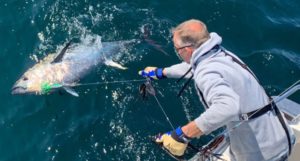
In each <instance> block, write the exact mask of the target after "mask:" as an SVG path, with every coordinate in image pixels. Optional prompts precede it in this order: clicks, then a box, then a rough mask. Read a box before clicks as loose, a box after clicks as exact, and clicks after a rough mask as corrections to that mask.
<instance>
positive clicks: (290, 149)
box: [273, 103, 292, 155]
mask: <svg viewBox="0 0 300 161" xmlns="http://www.w3.org/2000/svg"><path fill="white" fill-rule="evenodd" d="M274 104H275V103H274ZM273 107H274V111H275V114H276V116H277V117H278V119H279V122H280V123H281V125H282V127H283V130H284V132H285V134H286V137H287V140H288V143H289V155H291V152H292V142H291V137H290V134H289V131H288V128H287V126H286V123H285V121H284V119H283V117H282V115H281V112H280V111H279V109H278V107H277V106H276V105H275V106H273Z"/></svg>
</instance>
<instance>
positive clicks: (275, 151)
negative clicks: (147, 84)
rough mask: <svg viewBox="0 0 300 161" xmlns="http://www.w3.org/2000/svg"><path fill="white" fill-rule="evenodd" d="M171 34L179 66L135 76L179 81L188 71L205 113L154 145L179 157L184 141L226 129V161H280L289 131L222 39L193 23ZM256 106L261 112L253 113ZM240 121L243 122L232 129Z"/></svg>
mask: <svg viewBox="0 0 300 161" xmlns="http://www.w3.org/2000/svg"><path fill="white" fill-rule="evenodd" d="M172 33H173V43H174V47H175V50H176V52H177V53H178V55H179V56H180V57H181V58H182V59H183V61H184V62H183V63H180V64H176V65H173V66H171V67H167V68H156V67H146V68H145V69H144V70H143V71H140V72H139V73H140V74H141V75H143V76H146V77H150V78H153V79H162V78H165V77H167V78H179V77H181V76H182V75H184V73H186V72H187V71H188V70H189V69H190V68H191V73H192V74H193V75H192V74H191V73H189V75H187V76H186V77H190V76H192V77H193V79H194V81H195V87H196V89H197V92H198V95H199V97H200V100H201V101H202V104H203V105H204V106H205V108H206V111H205V112H204V113H202V114H201V115H200V116H199V117H198V118H196V119H195V120H194V121H192V122H190V123H188V124H186V125H184V126H182V127H178V128H177V129H176V130H174V131H172V132H169V133H165V134H163V135H161V136H158V137H157V139H156V141H157V142H158V143H162V144H163V145H164V146H165V148H166V149H168V150H169V151H170V152H171V153H172V154H174V155H176V156H181V155H183V154H184V151H185V149H186V147H187V144H188V142H189V141H190V139H192V138H195V137H199V136H201V135H204V134H209V133H211V132H212V131H214V130H216V129H218V128H219V127H222V126H224V125H226V127H227V129H232V130H229V138H230V152H231V160H238V161H260V160H286V159H287V157H288V154H289V150H290V149H291V147H290V146H291V145H290V142H291V141H290V140H291V136H292V132H291V130H290V129H289V127H286V125H282V122H280V121H279V120H280V119H278V118H279V117H278V116H277V115H276V114H275V113H276V112H274V110H273V108H274V105H273V104H269V101H270V98H269V97H268V95H267V94H266V92H265V91H264V89H263V88H262V87H261V85H260V84H259V83H258V81H257V79H256V77H255V75H254V74H253V73H252V71H251V70H250V69H249V68H248V67H247V66H246V65H245V64H244V63H243V62H242V61H241V60H240V59H239V58H238V57H237V56H236V55H234V54H233V53H231V52H229V51H227V50H225V49H224V48H223V47H221V46H220V45H221V42H222V38H221V37H220V36H219V35H218V34H216V33H213V32H212V33H209V32H208V30H207V28H206V25H205V24H204V23H203V22H201V21H199V20H188V21H186V22H183V23H182V24H180V25H178V26H177V27H176V28H175V29H173V31H172ZM261 107H264V109H263V110H259V109H260V108H261ZM255 112H256V113H257V114H256V113H255ZM251 114H252V115H253V114H255V117H254V116H253V118H252V116H251ZM277 114H278V113H277ZM278 115H279V114H278ZM241 121H244V122H243V123H242V124H240V125H239V126H237V127H236V128H235V129H233V127H235V126H236V125H237V124H239V123H240V122H241ZM283 124H284V121H283ZM283 126H285V128H283ZM287 134H288V135H287ZM287 136H288V137H287Z"/></svg>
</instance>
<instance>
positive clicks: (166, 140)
mask: <svg viewBox="0 0 300 161" xmlns="http://www.w3.org/2000/svg"><path fill="white" fill-rule="evenodd" d="M190 140H191V138H188V137H187V136H185V135H184V133H183V132H182V130H181V127H178V128H177V129H175V130H173V131H170V132H168V133H165V134H163V135H158V136H157V137H156V140H155V141H156V142H157V143H160V144H163V146H164V147H165V148H166V149H167V150H168V151H169V152H170V153H172V154H173V155H175V156H182V155H183V154H184V152H185V150H186V148H187V145H188V143H189V142H190Z"/></svg>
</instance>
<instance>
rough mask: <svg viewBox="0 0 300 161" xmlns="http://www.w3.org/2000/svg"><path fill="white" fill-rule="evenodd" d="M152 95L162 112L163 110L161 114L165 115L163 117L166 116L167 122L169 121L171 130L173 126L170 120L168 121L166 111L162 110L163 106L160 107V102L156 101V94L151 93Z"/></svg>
mask: <svg viewBox="0 0 300 161" xmlns="http://www.w3.org/2000/svg"><path fill="white" fill-rule="evenodd" d="M153 97H154V98H155V100H156V102H157V104H158V106H159V107H160V109H161V111H162V112H163V114H164V115H165V117H166V119H167V121H168V122H169V124H170V125H171V127H172V130H175V128H174V126H173V124H172V122H171V121H170V119H169V117H168V115H167V113H166V111H165V110H164V108H163V107H162V105H161V104H160V102H159V101H158V99H157V97H156V95H153Z"/></svg>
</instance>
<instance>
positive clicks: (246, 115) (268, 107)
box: [239, 103, 274, 121]
mask: <svg viewBox="0 0 300 161" xmlns="http://www.w3.org/2000/svg"><path fill="white" fill-rule="evenodd" d="M273 106H274V103H269V104H267V105H266V106H264V107H262V108H259V109H257V110H254V111H251V112H248V113H244V114H241V115H240V117H239V118H240V120H241V121H247V120H252V119H255V118H257V117H259V116H261V115H263V114H265V113H267V112H268V111H272V110H273Z"/></svg>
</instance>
